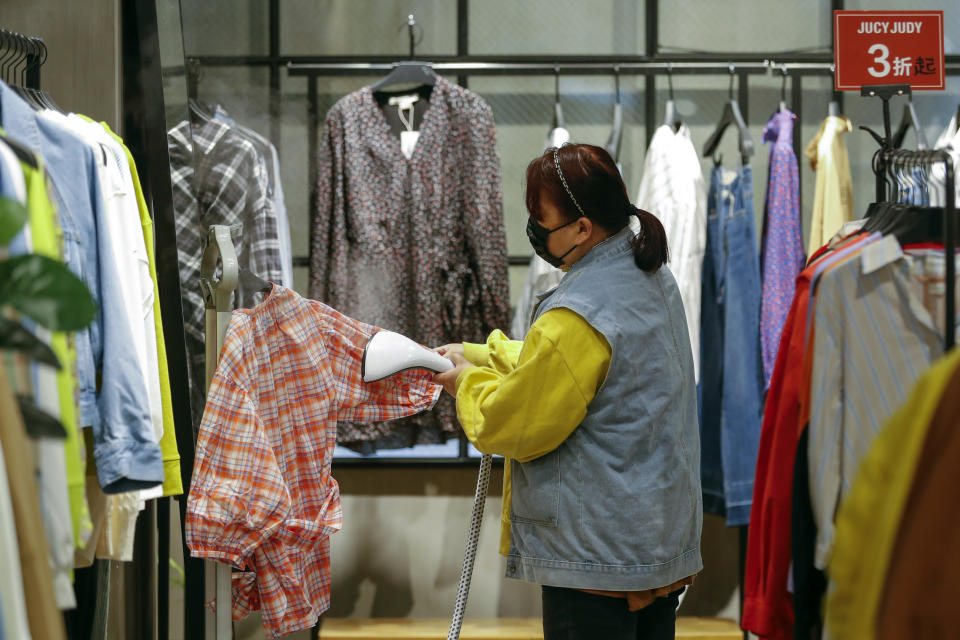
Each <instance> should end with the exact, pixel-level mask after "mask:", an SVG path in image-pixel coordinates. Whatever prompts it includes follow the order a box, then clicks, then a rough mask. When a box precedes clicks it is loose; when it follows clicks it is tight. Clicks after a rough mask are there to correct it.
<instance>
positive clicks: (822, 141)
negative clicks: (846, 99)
mask: <svg viewBox="0 0 960 640" xmlns="http://www.w3.org/2000/svg"><path fill="white" fill-rule="evenodd" d="M852 128H853V125H851V124H850V120H849V119H847V118H844V117H838V116H827V118H826V120H824V121H823V124H821V125H820V130H819V131H818V132H817V135H815V136H814V137H813V140H811V141H810V142H809V143H808V144H807V148H806V150H805V152H804V153H805V155H806V156H807V160H808V161H809V162H810V168H811V169H813V170H814V171H816V172H817V182H816V187H815V189H814V196H813V217H812V218H811V220H810V241H809V244H808V249H807V255H813V254H814V253H815V252H816V251H817V249H819V248H820V247H822V246H823V245H825V244H827V242H829V241H830V238H831V237H833V234H835V233H836V232H837V231H838V230H839V229H840V227H841V226H843V223H845V222H849V221H850V220H853V181H852V180H851V178H850V158H849V156H848V155H847V144H846V142H845V141H844V136H845V135H846V133H847V132H848V131H850V130H851V129H852Z"/></svg>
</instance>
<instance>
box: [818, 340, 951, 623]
mask: <svg viewBox="0 0 960 640" xmlns="http://www.w3.org/2000/svg"><path fill="white" fill-rule="evenodd" d="M958 365H960V352H954V353H953V354H951V355H949V356H947V357H945V358H943V359H942V360H940V361H939V362H938V363H937V364H936V365H934V366H933V367H932V368H930V369H929V371H927V372H926V373H925V374H924V375H923V377H922V378H920V379H918V381H917V384H916V385H915V386H914V387H913V392H912V393H911V394H910V396H909V398H908V399H907V401H906V402H905V403H904V404H903V405H902V407H901V408H900V409H899V410H898V411H896V412H895V413H894V414H893V415H892V416H891V417H890V418H889V420H887V421H886V423H885V425H884V427H883V429H882V430H880V431H879V433H878V435H877V437H876V439H875V441H874V442H873V443H872V446H871V447H870V450H869V453H867V454H866V455H865V457H864V459H863V462H862V464H860V466H859V471H858V473H857V476H856V480H855V481H854V482H853V484H852V487H851V489H850V492H849V494H848V495H847V497H846V499H845V500H844V501H843V503H842V505H841V507H840V511H839V513H838V514H837V526H836V544H835V545H834V547H833V555H832V558H831V560H830V571H829V575H830V580H831V583H832V584H833V588H832V589H831V590H830V592H829V595H828V597H827V606H826V623H827V628H828V631H829V633H830V634H831V637H836V638H880V637H886V638H906V637H949V636H952V635H955V632H956V624H957V621H958V616H957V614H956V604H955V603H953V602H950V603H949V604H948V603H947V601H948V600H952V599H950V598H946V597H944V596H945V595H946V594H948V593H951V592H950V591H941V589H942V588H949V586H950V585H956V583H957V580H956V573H955V571H951V569H954V570H956V569H957V568H958V565H957V563H956V562H955V561H952V557H953V554H951V553H949V552H947V553H944V551H946V549H947V548H948V547H949V544H950V542H951V541H952V540H954V536H955V534H956V518H953V517H951V513H950V511H951V510H950V509H944V506H945V505H946V504H949V503H950V502H951V501H952V496H953V490H952V488H951V489H948V491H947V493H940V492H937V491H933V492H931V493H924V491H923V489H924V488H926V489H928V490H929V489H930V488H931V487H930V485H927V486H926V487H924V486H923V484H922V483H923V482H924V481H926V480H928V479H932V478H938V479H941V484H940V486H948V485H945V484H943V483H942V479H947V478H950V477H952V478H954V479H955V478H956V476H957V474H956V471H955V469H957V466H956V455H955V452H956V451H957V450H958V447H957V446H956V444H955V443H957V442H960V440H958V438H957V437H956V436H957V434H956V426H957V422H956V420H957V418H956V414H953V415H952V416H947V415H944V416H943V417H944V418H946V419H940V420H938V421H936V422H937V423H938V424H935V418H936V417H937V416H938V413H939V411H938V410H939V408H940V406H941V405H942V404H944V403H949V402H951V399H953V398H956V394H955V393H952V394H951V393H949V390H950V389H956V388H958V385H960V367H958ZM951 381H952V385H951ZM953 404H956V403H953ZM951 453H954V455H953V458H952V463H947V464H944V463H946V462H947V459H948V457H949V456H950V454H951ZM922 461H925V462H928V463H931V464H930V465H929V466H927V465H923V464H922ZM918 485H919V486H918ZM955 486H956V485H955V484H954V485H952V487H955ZM931 507H933V509H931ZM918 508H919V509H918ZM918 510H926V512H927V514H929V515H928V517H927V519H926V522H925V523H924V524H921V523H920V522H918V521H917V520H916V519H915V516H916V515H917V511H918ZM908 514H909V515H908ZM911 515H912V516H914V517H910V516H911ZM930 516H932V517H930ZM930 524H932V525H933V526H932V527H931V526H930ZM918 525H919V526H918ZM924 526H926V531H925V534H926V535H923V536H922V537H917V538H913V539H912V540H911V538H910V537H906V536H904V535H903V534H904V533H905V532H911V533H913V532H919V531H920V530H923V527H924ZM898 531H899V532H900V533H899V534H898ZM904 538H906V539H905V540H904ZM901 541H906V542H908V543H910V542H912V543H913V545H914V546H913V547H912V548H909V547H907V548H905V547H904V546H903V545H902V544H901ZM944 545H946V546H944ZM924 547H926V548H924ZM908 549H910V551H912V553H908ZM901 554H902V555H901ZM898 556H899V557H898ZM924 559H926V560H924ZM920 563H923V564H922V565H921V564H920ZM910 565H913V566H910ZM921 567H922V568H925V569H927V571H926V572H924V573H923V574H922V576H923V577H922V579H921V580H919V581H918V580H917V577H918V576H920V575H921V574H920V573H919V572H918V570H920V569H921ZM891 569H893V570H894V571H893V573H891V572H890V571H891ZM951 574H952V575H951ZM899 577H902V578H904V579H905V580H906V581H905V582H903V583H898V581H897V580H896V578H899ZM910 584H912V585H915V587H916V588H917V589H918V592H917V593H916V594H914V593H911V592H909V591H908V590H906V589H904V588H903V587H906V586H907V585H910ZM885 587H886V590H887V591H888V592H889V591H892V592H898V591H901V592H902V596H903V598H904V600H903V601H898V600H895V599H893V598H888V599H887V603H888V604H889V605H890V606H891V607H892V609H891V610H890V611H889V612H888V611H886V610H885V609H882V608H880V606H881V603H882V602H883V600H884V597H883V596H884V591H885ZM883 619H887V620H889V624H890V625H891V626H890V627H885V626H881V625H880V621H881V620H883Z"/></svg>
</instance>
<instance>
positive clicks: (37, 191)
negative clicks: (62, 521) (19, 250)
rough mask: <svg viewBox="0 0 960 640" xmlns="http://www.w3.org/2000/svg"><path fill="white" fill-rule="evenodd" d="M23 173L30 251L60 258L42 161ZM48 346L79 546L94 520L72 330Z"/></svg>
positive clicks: (55, 336)
mask: <svg viewBox="0 0 960 640" xmlns="http://www.w3.org/2000/svg"><path fill="white" fill-rule="evenodd" d="M23 175H24V178H25V180H26V184H27V208H28V210H29V212H30V234H31V239H32V241H33V252H34V253H36V254H38V255H42V256H47V257H49V258H54V259H56V260H61V261H62V259H63V257H62V249H61V247H62V237H61V234H62V231H61V229H60V224H59V222H58V221H57V212H56V209H55V208H54V206H53V202H52V201H51V199H50V197H49V193H48V191H47V189H48V185H47V181H46V178H45V175H44V170H43V165H42V164H40V166H39V168H37V169H34V168H33V167H30V166H27V165H23ZM50 348H51V349H52V350H53V353H54V354H55V355H56V356H57V360H58V361H59V362H60V365H61V367H60V370H59V371H57V394H58V398H59V405H60V415H59V418H60V423H61V424H62V425H63V428H64V430H65V431H66V433H67V437H66V439H65V440H64V449H65V457H66V464H67V470H66V471H67V491H68V496H69V501H70V519H71V524H72V526H73V539H74V544H75V545H76V546H77V547H80V546H82V544H83V542H84V540H86V539H87V538H88V537H89V535H90V532H91V531H92V530H93V524H92V523H91V521H90V511H89V508H88V505H87V497H86V493H85V475H84V463H83V457H82V456H81V451H80V435H79V427H78V426H77V402H76V399H77V390H78V382H77V374H76V367H77V351H76V348H75V347H74V346H73V339H72V334H70V335H68V334H67V333H65V332H63V331H52V332H50Z"/></svg>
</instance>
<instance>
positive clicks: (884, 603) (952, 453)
mask: <svg viewBox="0 0 960 640" xmlns="http://www.w3.org/2000/svg"><path fill="white" fill-rule="evenodd" d="M941 376H943V377H944V378H946V379H947V380H946V383H945V386H943V387H942V388H943V393H942V394H941V395H940V399H939V405H938V406H937V408H936V411H935V413H934V414H933V417H932V420H931V422H930V424H929V425H928V426H927V432H926V439H925V441H924V443H923V449H922V451H921V452H920V457H919V460H918V461H917V464H916V472H915V473H914V477H913V482H912V484H911V486H910V488H909V494H908V495H907V496H906V500H905V502H904V505H903V512H902V514H901V516H900V520H899V530H898V531H897V533H896V539H895V541H894V545H893V548H892V549H891V552H890V559H889V567H888V569H887V573H886V577H885V579H886V585H885V588H884V590H883V593H882V594H881V598H880V600H879V602H878V604H877V608H876V610H877V620H876V629H877V630H878V632H879V633H878V637H880V638H883V639H884V640H886V639H888V638H903V637H907V636H909V635H911V633H913V630H914V629H916V628H917V622H918V621H922V628H923V630H924V631H925V632H927V633H929V634H931V635H939V636H948V635H950V634H951V633H952V632H953V629H954V628H955V625H956V614H957V610H956V606H955V603H954V602H953V601H952V600H953V599H952V598H950V597H949V594H952V593H956V587H957V584H956V582H957V576H958V575H960V573H958V572H957V570H958V567H957V566H956V560H955V559H954V557H953V554H942V553H940V550H942V549H943V548H944V546H942V545H945V544H949V541H952V540H955V539H956V535H957V524H958V523H957V518H956V516H955V515H954V513H953V512H952V511H951V510H945V509H944V508H943V505H944V504H949V503H950V501H951V496H952V494H953V488H954V487H955V486H956V482H957V470H958V469H960V464H958V462H957V461H958V454H960V452H958V445H960V440H958V439H957V437H956V426H957V416H958V415H960V394H957V393H954V392H953V391H954V390H956V389H958V388H960V353H958V352H954V353H953V354H952V355H948V356H946V357H945V358H943V359H942V360H941V361H940V362H939V363H938V364H937V365H935V366H934V367H933V368H932V369H931V370H930V371H929V372H928V373H927V374H926V375H925V376H924V378H923V380H922V381H921V382H920V383H918V384H917V387H916V389H915V390H914V395H916V394H918V393H922V394H923V396H924V399H923V401H922V402H924V403H926V402H928V401H929V400H930V398H932V397H934V396H935V392H936V388H937V387H938V386H941V384H942V383H941V380H940V377H941ZM921 390H922V391H921ZM921 410H923V411H924V412H925V411H926V407H923V408H922V409H921ZM914 415H915V416H916V417H917V418H919V417H920V416H921V415H922V414H920V413H916V414H914ZM891 424H895V423H893V422H892V421H891ZM911 426H912V425H911ZM887 429H893V427H890V426H888V427H887ZM916 431H922V429H916ZM907 437H911V438H912V437H913V435H912V434H911V435H910V436H907ZM892 439H893V436H891V440H892ZM876 447H877V449H879V448H880V444H879V442H878V444H877V445H876ZM871 455H874V454H873V452H871ZM876 455H878V456H879V455H881V454H880V453H879V452H878V453H877V454H876ZM885 455H886V457H889V459H892V460H895V461H897V463H899V461H900V459H901V458H900V456H899V455H897V454H896V452H895V451H889V452H887V453H886V454H885ZM887 464H889V463H887ZM858 481H859V480H858ZM889 484H890V483H889V482H886V483H885V484H884V488H885V487H886V486H889ZM877 489H881V488H880V487H877ZM850 508H853V507H850ZM837 535H838V536H841V535H843V533H842V532H840V531H838V534H837ZM871 535H873V534H872V533H871Z"/></svg>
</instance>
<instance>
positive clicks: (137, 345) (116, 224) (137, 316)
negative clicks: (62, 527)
mask: <svg viewBox="0 0 960 640" xmlns="http://www.w3.org/2000/svg"><path fill="white" fill-rule="evenodd" d="M41 115H43V116H44V117H48V118H52V119H54V120H56V121H57V122H59V123H60V124H61V125H63V126H66V127H68V128H69V129H70V130H71V131H72V132H73V133H75V134H76V135H78V136H79V137H80V138H82V139H83V140H84V141H85V142H86V143H87V144H88V145H89V146H90V147H91V148H92V149H93V150H94V153H95V155H96V157H97V173H98V179H99V181H100V188H101V191H102V193H103V197H104V199H105V205H106V211H107V216H108V217H109V220H110V225H109V228H110V237H109V239H108V240H109V242H108V246H109V248H110V251H111V253H112V254H113V257H114V262H115V264H116V265H117V271H118V273H119V275H120V278H121V281H122V288H123V289H122V291H123V309H124V313H125V316H126V321H127V322H128V324H129V326H130V331H131V335H132V336H133V342H134V349H135V351H136V353H135V354H134V355H135V357H136V359H137V364H138V370H139V372H140V374H141V375H142V376H143V379H144V386H145V387H146V389H147V394H148V398H149V402H150V407H149V410H150V418H151V422H152V424H153V427H154V438H155V441H156V442H159V441H160V437H161V436H162V435H163V409H162V404H161V398H160V369H159V364H158V358H157V344H156V327H155V326H154V320H153V280H152V279H151V278H150V263H149V261H148V259H147V249H146V244H145V242H144V239H143V226H142V224H141V222H140V210H139V207H138V205H137V200H136V192H135V190H134V187H133V179H132V177H131V174H130V166H129V164H128V162H127V158H126V154H125V153H124V151H123V149H122V148H121V147H120V146H119V145H118V144H117V143H116V141H115V140H114V139H113V138H111V137H110V135H109V134H108V133H107V132H106V130H104V128H103V127H102V126H101V125H99V124H97V123H94V122H90V121H88V120H85V119H83V118H81V117H80V116H77V115H76V114H71V115H69V116H64V115H63V114H58V113H56V112H53V111H44V112H42V114H41ZM87 493H88V496H87V497H88V502H90V499H91V496H90V491H89V487H88V492H87ZM162 495H163V487H162V485H158V486H156V487H154V488H151V489H146V490H143V491H139V492H132V493H124V494H117V495H109V496H107V497H106V500H105V505H104V507H105V508H104V510H103V511H99V510H94V509H93V505H92V504H91V519H92V520H93V524H94V536H93V538H92V539H91V541H90V542H89V546H96V547H97V556H98V557H100V558H105V559H111V560H122V561H129V560H131V559H132V556H133V536H134V531H135V527H136V520H137V514H138V513H139V512H140V510H141V509H143V506H144V501H145V500H149V499H152V498H157V497H160V496H162ZM98 511H99V512H98ZM98 534H99V535H98Z"/></svg>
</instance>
